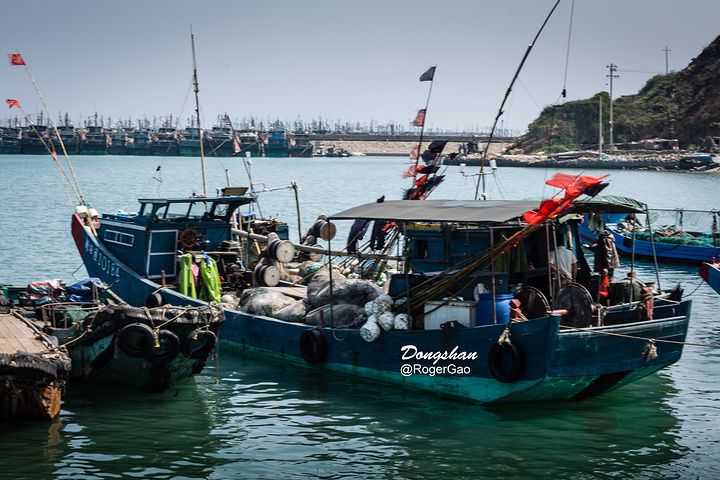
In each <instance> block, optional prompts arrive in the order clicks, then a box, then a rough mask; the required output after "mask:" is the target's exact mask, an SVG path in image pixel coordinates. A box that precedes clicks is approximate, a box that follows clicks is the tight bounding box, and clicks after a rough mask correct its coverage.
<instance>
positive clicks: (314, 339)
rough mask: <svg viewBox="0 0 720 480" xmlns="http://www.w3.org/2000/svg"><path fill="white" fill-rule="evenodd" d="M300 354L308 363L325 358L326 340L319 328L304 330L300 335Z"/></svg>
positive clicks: (317, 361)
mask: <svg viewBox="0 0 720 480" xmlns="http://www.w3.org/2000/svg"><path fill="white" fill-rule="evenodd" d="M299 346H300V355H302V357H303V360H305V361H306V362H307V363H310V364H313V365H314V364H317V363H320V362H322V361H323V360H325V357H326V356H327V351H328V344H327V340H325V335H324V334H323V333H322V331H321V330H320V329H319V328H311V329H309V330H305V331H304V332H303V333H302V335H300V344H299Z"/></svg>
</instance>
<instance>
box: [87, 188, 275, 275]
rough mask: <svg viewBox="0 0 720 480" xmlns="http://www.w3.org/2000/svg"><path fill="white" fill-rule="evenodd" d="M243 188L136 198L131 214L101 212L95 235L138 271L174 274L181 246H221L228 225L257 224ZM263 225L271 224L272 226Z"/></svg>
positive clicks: (228, 232) (228, 233)
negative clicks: (206, 194) (217, 193)
mask: <svg viewBox="0 0 720 480" xmlns="http://www.w3.org/2000/svg"><path fill="white" fill-rule="evenodd" d="M245 190H246V189H244V188H242V189H234V190H233V189H230V188H228V189H225V190H224V193H227V194H228V195H223V196H218V197H214V198H213V197H200V196H198V197H190V198H157V199H140V200H139V202H140V208H139V209H138V212H137V213H132V214H129V213H125V212H122V211H119V212H117V213H115V214H103V216H102V219H101V221H100V225H99V229H98V236H99V238H100V240H101V241H102V242H103V244H104V245H106V246H107V248H108V250H110V252H111V253H113V254H114V255H115V256H116V257H117V258H118V259H120V260H121V261H123V262H124V263H125V264H127V265H128V266H129V267H130V268H131V269H133V270H134V271H135V272H137V273H138V274H139V275H141V276H144V277H146V278H151V279H152V278H160V277H163V276H164V277H166V278H171V277H175V276H177V269H178V255H179V254H182V251H198V252H200V251H205V252H214V251H218V250H223V249H225V250H227V248H228V247H227V245H228V244H229V242H231V241H232V236H231V228H232V227H233V226H240V227H241V228H244V229H250V230H251V229H253V227H255V228H259V227H258V226H255V225H253V224H254V223H255V222H256V221H257V219H256V218H255V215H254V213H253V211H252V209H251V208H250V209H248V207H249V206H251V204H252V203H253V202H255V200H256V198H255V196H254V195H250V194H248V195H246V194H245ZM242 207H245V209H246V211H242ZM286 227H287V226H286V225H285V228H286ZM264 228H270V229H272V225H270V226H267V225H265V226H264ZM285 235H287V232H286V231H285Z"/></svg>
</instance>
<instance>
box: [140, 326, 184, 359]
mask: <svg viewBox="0 0 720 480" xmlns="http://www.w3.org/2000/svg"><path fill="white" fill-rule="evenodd" d="M157 343H159V344H160V346H159V347H158V346H157V345H156V344H153V348H152V350H150V355H148V356H147V361H148V362H150V363H152V364H153V365H167V364H168V363H170V362H172V361H173V360H175V359H176V358H177V356H178V354H179V353H180V339H179V338H178V336H177V335H175V334H174V333H173V332H171V331H170V330H164V329H163V330H160V331H159V332H158V338H157Z"/></svg>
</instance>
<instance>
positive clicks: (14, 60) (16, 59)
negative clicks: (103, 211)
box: [8, 51, 92, 228]
mask: <svg viewBox="0 0 720 480" xmlns="http://www.w3.org/2000/svg"><path fill="white" fill-rule="evenodd" d="M8 57H9V58H10V65H11V66H15V65H22V66H24V67H25V71H26V72H27V74H28V76H29V77H30V80H31V81H32V84H33V86H34V87H35V91H36V92H37V94H38V97H40V101H41V102H42V104H43V107H45V111H46V112H47V114H48V118H49V119H50V123H51V124H52V126H53V130H54V131H55V135H56V136H57V138H58V140H59V141H60V146H61V147H62V150H63V154H64V155H65V160H66V161H67V164H68V167H69V169H70V173H71V174H72V178H73V181H74V182H75V185H74V186H73V191H74V193H75V196H76V197H77V199H78V201H79V202H80V204H81V205H83V206H87V204H86V202H85V199H84V198H83V195H82V192H81V191H80V184H79V183H78V181H77V177H76V176H75V171H74V170H73V167H72V163H71V162H70V157H69V156H68V154H67V150H66V149H65V143H64V142H63V141H62V137H61V136H60V132H58V129H57V125H56V124H55V120H53V117H52V114H51V113H50V109H49V108H48V106H47V104H46V103H45V99H44V98H43V96H42V93H41V92H40V88H39V87H38V85H37V82H35V78H34V77H33V76H32V73H30V68H29V67H28V66H27V64H26V63H25V60H24V59H23V58H22V55H20V52H19V51H18V53H16V54H12V53H11V54H9V55H8ZM18 107H19V105H18ZM20 110H21V111H22V108H21V109H20ZM23 114H25V112H24V111H23ZM25 118H27V115H26V116H25ZM30 123H31V124H32V122H30ZM33 130H35V129H34V128H33ZM35 132H36V134H37V130H36V131H35ZM38 137H39V135H38ZM48 142H49V143H50V145H51V146H52V141H51V140H50V139H48ZM43 143H44V142H43ZM46 148H48V147H47V146H46ZM48 151H49V152H50V154H51V155H52V154H53V151H52V149H50V148H48ZM55 160H56V161H57V157H55ZM58 165H59V163H58ZM61 170H62V169H61ZM71 186H72V183H71ZM90 223H91V224H92V222H90ZM91 228H92V226H91Z"/></svg>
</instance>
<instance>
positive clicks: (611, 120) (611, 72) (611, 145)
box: [607, 63, 619, 150]
mask: <svg viewBox="0 0 720 480" xmlns="http://www.w3.org/2000/svg"><path fill="white" fill-rule="evenodd" d="M607 68H609V69H610V75H608V77H610V147H609V148H610V150H612V149H614V148H615V144H614V143H613V89H612V87H613V78H618V77H619V75H615V72H616V71H617V65H615V64H612V63H611V64H610V65H608V66H607Z"/></svg>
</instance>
